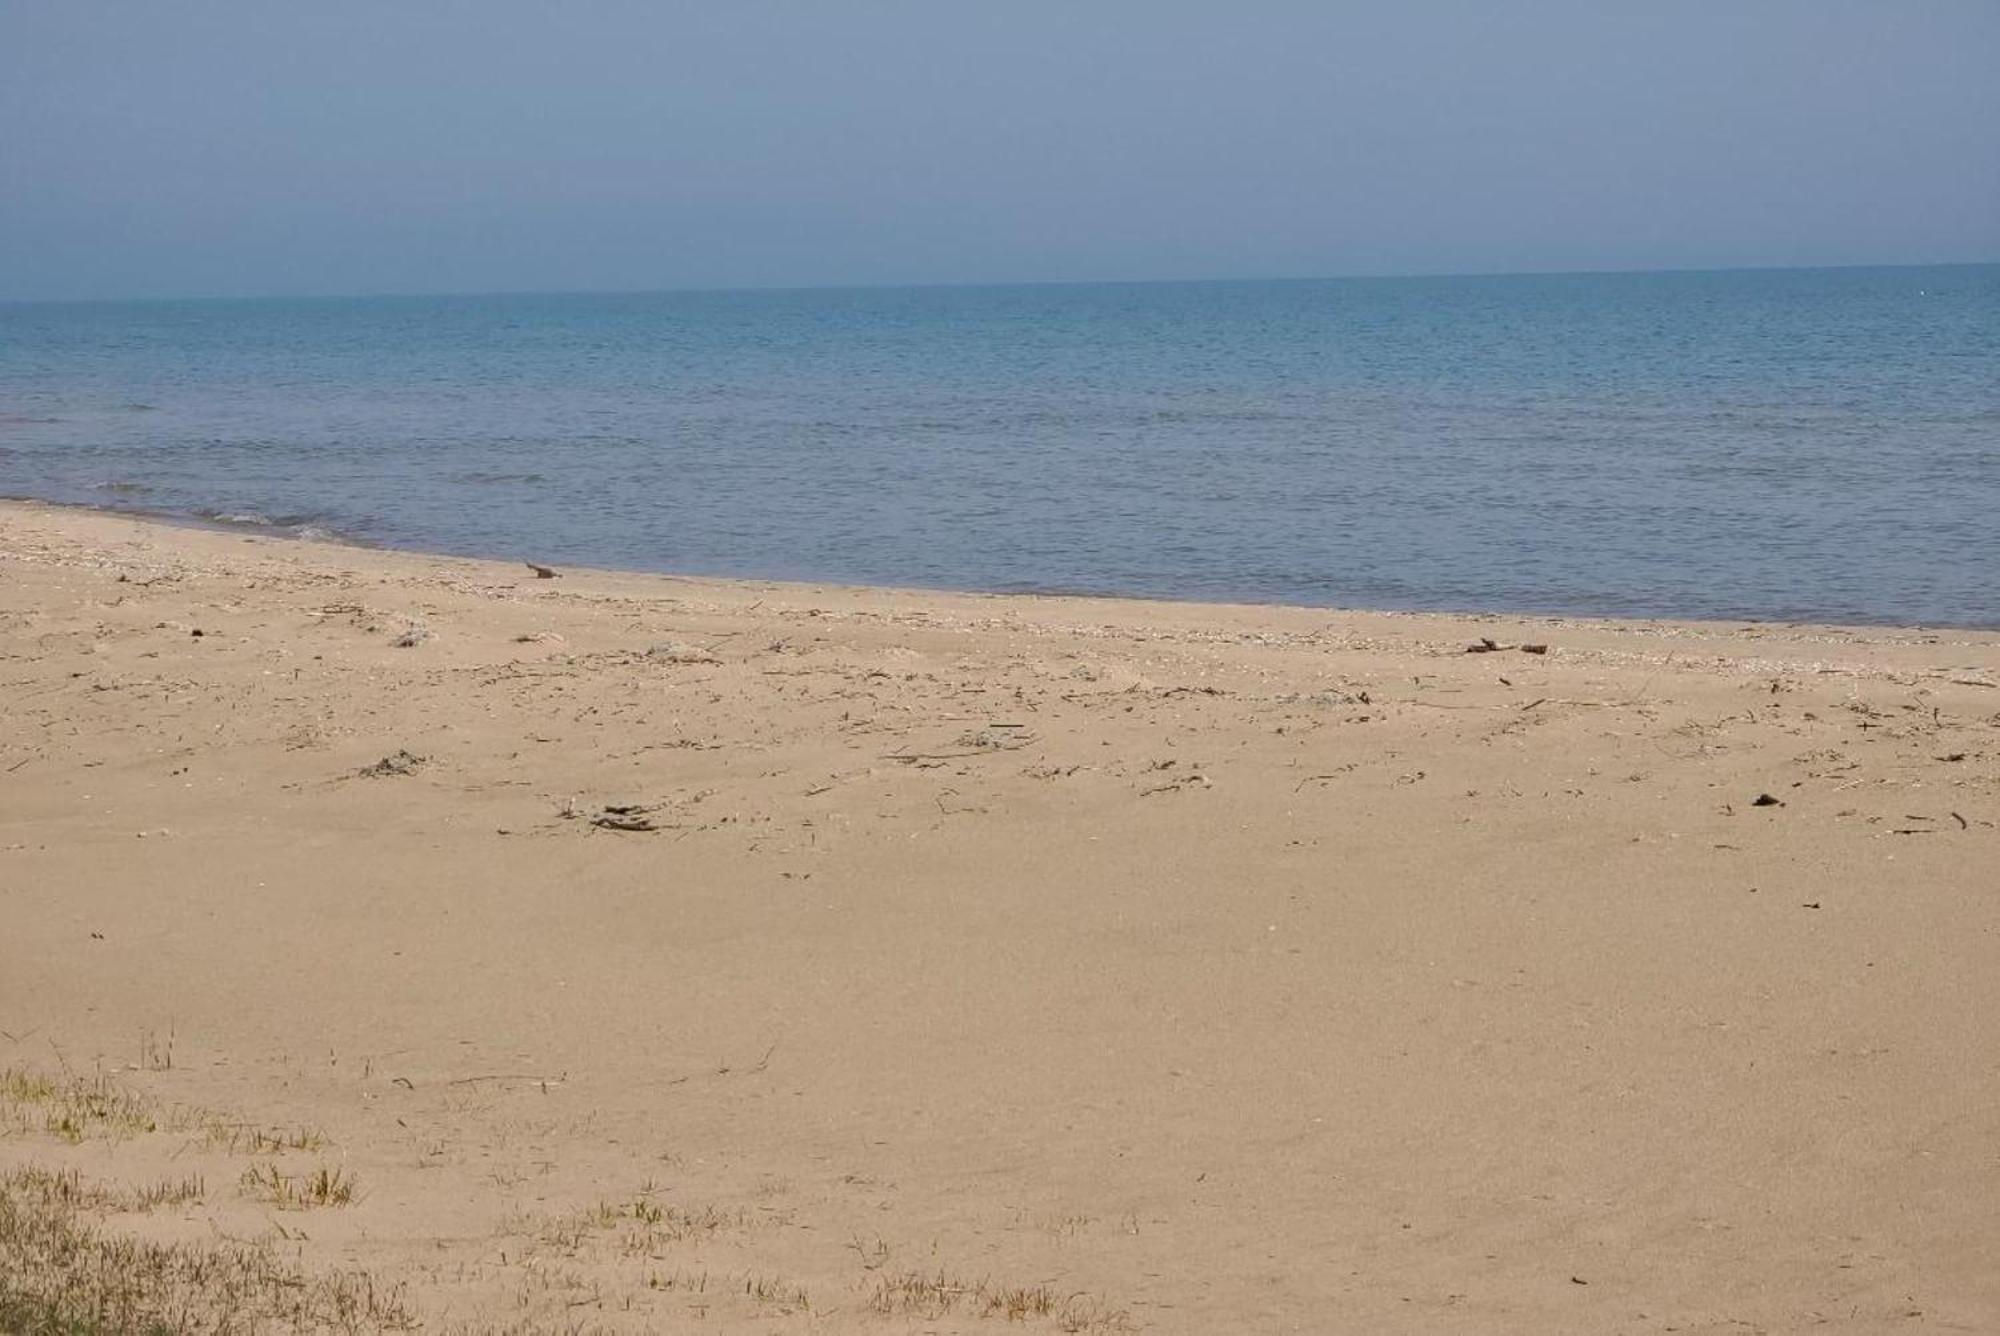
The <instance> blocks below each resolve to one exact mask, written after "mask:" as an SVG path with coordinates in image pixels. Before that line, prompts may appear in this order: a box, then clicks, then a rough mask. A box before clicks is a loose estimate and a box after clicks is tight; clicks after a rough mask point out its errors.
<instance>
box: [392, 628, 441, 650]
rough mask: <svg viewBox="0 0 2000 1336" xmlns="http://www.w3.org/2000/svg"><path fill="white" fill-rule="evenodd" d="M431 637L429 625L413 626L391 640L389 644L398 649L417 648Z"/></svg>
mask: <svg viewBox="0 0 2000 1336" xmlns="http://www.w3.org/2000/svg"><path fill="white" fill-rule="evenodd" d="M430 638H431V632H430V628H429V627H427V626H412V627H410V628H409V629H408V630H406V631H404V632H403V634H401V635H399V636H397V637H396V638H395V639H394V640H391V641H390V642H389V644H390V645H391V646H392V647H394V648H396V649H415V648H416V647H417V646H418V645H421V644H423V643H424V642H425V641H426V640H429V639H430Z"/></svg>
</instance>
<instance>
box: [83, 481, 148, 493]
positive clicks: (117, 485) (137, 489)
mask: <svg viewBox="0 0 2000 1336" xmlns="http://www.w3.org/2000/svg"><path fill="white" fill-rule="evenodd" d="M90 487H91V490H92V491H95V492H109V493H111V494H112V495H113V496H145V495H147V494H148V493H150V492H152V491H153V488H152V487H150V486H148V485H147V484H145V483H143V482H94V483H92V484H91V485H90Z"/></svg>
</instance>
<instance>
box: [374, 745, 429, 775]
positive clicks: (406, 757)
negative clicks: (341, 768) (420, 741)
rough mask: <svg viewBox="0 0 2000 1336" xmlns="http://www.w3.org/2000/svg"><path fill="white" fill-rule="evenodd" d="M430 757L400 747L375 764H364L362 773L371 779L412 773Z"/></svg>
mask: <svg viewBox="0 0 2000 1336" xmlns="http://www.w3.org/2000/svg"><path fill="white" fill-rule="evenodd" d="M429 759H430V758H429V757H426V756H418V755H416V754H415V753H413V752H408V751H404V750H402V749H401V748H398V749H397V750H396V751H395V752H394V753H393V754H392V755H389V756H384V757H383V758H382V759H381V760H379V761H377V762H376V763H375V764H373V765H364V766H362V767H361V771H360V773H362V774H364V775H366V776H368V777H369V778H370V779H386V778H388V777H390V776H393V775H411V774H415V773H416V770H417V767H418V766H420V765H422V764H423V763H424V762H425V761H427V760H429Z"/></svg>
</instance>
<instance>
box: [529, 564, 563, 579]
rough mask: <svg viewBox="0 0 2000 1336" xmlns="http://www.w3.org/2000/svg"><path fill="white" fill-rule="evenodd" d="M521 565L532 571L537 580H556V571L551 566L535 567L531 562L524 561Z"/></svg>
mask: <svg viewBox="0 0 2000 1336" xmlns="http://www.w3.org/2000/svg"><path fill="white" fill-rule="evenodd" d="M521 564H522V565H523V566H526V567H527V568H528V569H529V570H531V571H533V572H534V573H535V578H536V579H537V580H553V579H555V578H556V575H557V571H556V569H555V567H553V566H537V565H536V564H535V563H534V562H532V561H524V562H522V563H521Z"/></svg>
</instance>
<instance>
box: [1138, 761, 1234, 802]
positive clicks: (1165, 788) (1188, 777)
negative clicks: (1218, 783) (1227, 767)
mask: <svg viewBox="0 0 2000 1336" xmlns="http://www.w3.org/2000/svg"><path fill="white" fill-rule="evenodd" d="M1168 764H1169V765H1171V764H1172V762H1168ZM1160 768H1161V769H1164V768H1165V767H1164V766H1163V767H1160ZM1214 787H1215V781H1214V780H1212V779H1210V778H1209V777H1208V776H1207V775H1204V774H1202V773H1201V771H1200V770H1188V771H1184V772H1182V773H1181V774H1178V775H1175V776H1174V777H1173V778H1171V779H1169V780H1167V781H1166V782H1165V783H1164V784H1154V785H1151V786H1150V787H1147V788H1143V789H1140V790H1139V796H1140V797H1141V798H1150V797H1152V796H1153V795H1154V794H1156V793H1179V792H1180V791H1181V790H1183V789H1190V788H1199V789H1212V788H1214Z"/></svg>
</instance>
